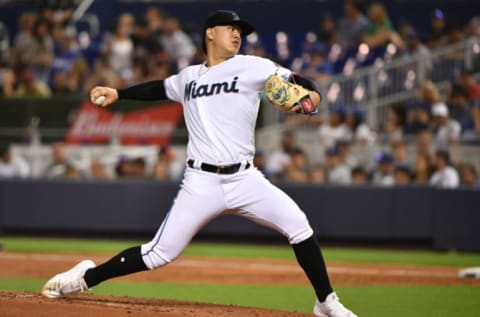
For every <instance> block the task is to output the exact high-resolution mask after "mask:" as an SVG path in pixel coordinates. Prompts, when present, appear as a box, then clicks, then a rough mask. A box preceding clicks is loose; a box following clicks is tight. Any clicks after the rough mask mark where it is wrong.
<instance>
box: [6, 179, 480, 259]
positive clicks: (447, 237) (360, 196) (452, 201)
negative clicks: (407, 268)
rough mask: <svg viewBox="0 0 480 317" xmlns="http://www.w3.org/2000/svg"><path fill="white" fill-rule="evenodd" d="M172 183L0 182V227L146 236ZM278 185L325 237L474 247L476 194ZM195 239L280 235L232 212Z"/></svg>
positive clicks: (477, 241) (478, 222)
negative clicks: (199, 237) (233, 214)
mask: <svg viewBox="0 0 480 317" xmlns="http://www.w3.org/2000/svg"><path fill="white" fill-rule="evenodd" d="M178 188H179V184H178V183H170V182H158V181H150V180H122V181H95V182H90V181H68V180H8V181H6V180H5V181H0V232H2V233H33V234H52V233H55V234H76V235H92V234H102V235H104V236H109V235H119V234H122V235H131V234H133V235H142V236H151V235H153V234H154V232H155V231H156V229H157V228H158V227H159V225H160V223H161V222H162V220H163V217H164V216H165V214H166V213H167V211H168V210H169V209H170V205H171V203H172V201H173V199H174V198H175V195H176V193H177V191H178ZM281 188H282V189H284V190H285V191H286V192H287V193H288V194H289V195H291V196H292V198H293V199H295V200H296V201H297V202H298V203H299V205H300V207H301V208H302V209H303V210H304V211H305V213H306V214H307V215H308V217H309V219H310V223H311V225H312V227H313V228H314V230H315V231H316V233H317V234H318V235H319V236H320V237H321V238H322V239H324V240H325V241H328V240H335V241H346V242H348V241H350V242H351V241H369V242H374V243H375V242H385V241H396V242H404V243H405V244H407V243H412V242H414V241H423V242H427V243H429V245H430V246H431V247H432V248H435V249H439V250H464V251H480V230H478V228H479V227H480V212H479V206H480V195H478V191H475V190H467V189H458V190H440V189H435V188H430V187H404V188H402V187H395V188H379V187H372V186H369V187H337V186H312V185H292V184H284V185H282V186H281ZM192 212H195V210H194V208H193V209H192ZM200 236H201V237H202V236H203V237H219V236H221V237H228V238H232V239H233V238H245V237H255V238H260V239H261V238H264V239H278V238H279V237H280V236H279V235H278V233H276V232H274V231H272V230H270V229H267V228H263V227H260V226H258V225H255V224H252V223H250V222H249V221H247V220H245V219H242V218H240V217H236V216H224V217H220V218H218V219H216V220H214V221H213V222H212V223H210V224H209V225H208V226H207V227H205V228H204V229H203V230H202V231H201V232H200Z"/></svg>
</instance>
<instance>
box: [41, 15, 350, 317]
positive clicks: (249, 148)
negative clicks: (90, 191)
mask: <svg viewBox="0 0 480 317" xmlns="http://www.w3.org/2000/svg"><path fill="white" fill-rule="evenodd" d="M253 30H254V29H253V27H252V26H251V25H250V24H249V23H248V22H246V21H244V20H242V19H240V17H239V16H238V15H237V13H235V12H233V11H225V10H220V11H216V12H214V13H212V14H211V15H210V16H208V18H207V19H206V21H205V25H204V33H203V49H204V50H205V53H206V56H207V58H206V61H205V63H203V64H200V65H193V66H189V67H186V68H185V69H183V70H182V71H180V72H179V73H178V74H176V75H173V76H170V77H168V78H166V79H164V80H155V81H150V82H146V83H142V84H139V85H136V86H132V87H130V88H126V89H118V90H117V89H114V88H109V87H95V88H93V89H92V91H91V94H90V98H91V100H92V102H94V103H97V104H99V105H100V106H103V107H107V106H110V105H111V104H113V103H114V102H115V101H117V100H119V99H138V100H157V99H162V100H163V99H169V100H173V101H177V102H179V103H181V104H182V105H183V110H184V116H185V123H186V126H187V129H188V133H189V140H188V145H187V156H188V158H187V161H186V169H185V174H184V177H183V181H182V183H181V187H180V190H179V192H178V195H177V197H176V198H175V200H174V202H173V204H172V207H171V209H170V211H169V212H168V213H167V215H166V217H165V219H164V220H163V223H162V224H161V225H160V227H159V229H158V231H157V233H156V234H155V236H154V237H153V239H152V240H151V241H150V242H148V243H145V244H143V245H141V246H136V247H133V248H130V249H127V250H124V251H123V252H121V253H119V254H118V255H116V256H114V257H113V258H111V259H110V260H109V261H107V262H106V263H103V264H101V265H99V266H96V265H95V263H93V262H92V261H91V260H85V261H82V262H80V263H79V264H77V265H76V266H75V267H73V268H72V269H70V270H69V271H66V272H64V273H60V274H57V275H55V276H54V277H53V278H51V279H50V280H49V281H48V282H47V283H46V284H45V286H44V287H43V289H42V294H43V295H45V296H47V297H52V298H55V297H61V296H66V295H68V294H71V293H75V292H81V291H85V290H88V289H90V288H92V287H93V286H95V285H97V284H99V283H101V282H103V281H105V280H107V279H110V278H112V277H116V276H122V275H126V274H130V273H134V272H139V271H144V270H153V269H156V268H158V267H161V266H164V265H167V264H168V263H170V262H172V261H174V260H175V259H176V258H177V257H178V256H179V255H180V253H181V252H182V251H183V250H184V249H185V247H186V246H187V244H188V243H189V242H190V240H191V239H192V238H193V237H194V235H195V234H196V233H197V232H198V231H199V230H200V229H201V228H202V227H203V226H205V225H206V224H207V223H208V222H209V221H211V220H212V219H214V218H215V217H217V216H220V215H221V214H222V213H225V212H227V211H228V212H229V213H235V214H237V215H240V216H243V217H246V218H248V219H250V220H251V221H254V222H256V223H258V224H261V225H264V226H267V227H270V228H272V229H274V230H276V231H278V232H280V233H281V234H283V235H284V236H285V237H286V238H287V239H288V241H289V243H290V244H291V245H292V247H293V250H294V252H295V255H296V257H297V260H298V262H299V264H300V266H301V267H302V268H303V270H304V271H305V273H306V275H307V276H308V278H309V280H310V282H311V283H312V286H313V288H314V289H315V292H316V295H317V300H316V302H315V305H314V310H313V312H314V314H315V315H316V316H322V317H355V316H356V315H355V314H354V313H352V312H351V311H350V310H348V309H347V308H345V307H344V306H343V305H342V304H341V303H340V301H339V300H338V297H337V295H336V294H335V292H334V291H333V289H332V287H331V285H330V281H329V277H328V275H327V270H326V267H325V263H324V260H323V256H322V253H321V251H320V248H319V245H318V243H317V241H316V239H315V236H314V233H313V230H312V228H311V227H310V225H309V222H308V220H307V218H306V216H305V214H304V213H303V211H302V210H301V209H300V208H299V207H298V205H297V204H296V203H295V202H294V201H293V200H292V199H291V198H290V197H289V196H288V195H286V194H285V193H284V192H283V191H281V190H280V189H279V188H277V187H275V186H274V185H273V184H271V183H270V182H269V181H268V180H267V179H266V178H265V177H264V175H263V174H262V173H261V172H260V171H259V170H257V169H256V168H255V166H253V164H252V161H253V155H254V153H255V144H254V133H255V122H256V119H257V114H258V109H259V105H260V99H261V95H262V94H264V95H265V96H266V98H267V99H269V100H270V102H271V103H272V104H274V105H275V106H277V107H278V108H279V109H281V110H283V111H289V112H298V113H303V114H311V113H314V112H315V111H316V108H317V107H318V105H319V104H320V102H321V96H320V94H319V93H318V92H317V91H316V90H315V85H314V84H313V83H312V82H311V81H310V80H307V79H304V78H302V77H300V76H298V75H295V74H293V73H292V72H291V71H290V70H288V69H286V68H283V67H281V66H279V65H277V64H275V63H274V62H272V61H270V60H268V59H265V58H260V57H255V56H245V55H238V51H239V49H240V46H241V44H242V36H245V35H248V34H250V33H251V32H253Z"/></svg>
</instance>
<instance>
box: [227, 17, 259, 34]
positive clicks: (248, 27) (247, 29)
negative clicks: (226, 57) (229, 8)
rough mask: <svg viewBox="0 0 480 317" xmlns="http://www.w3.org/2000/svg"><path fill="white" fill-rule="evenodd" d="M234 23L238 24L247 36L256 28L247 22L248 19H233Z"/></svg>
mask: <svg viewBox="0 0 480 317" xmlns="http://www.w3.org/2000/svg"><path fill="white" fill-rule="evenodd" d="M231 24H232V25H238V26H239V27H240V29H241V30H242V36H245V35H249V34H251V33H252V32H253V31H255V29H254V28H253V26H252V25H251V24H250V23H248V22H246V21H242V20H239V21H233V22H232V23H231Z"/></svg>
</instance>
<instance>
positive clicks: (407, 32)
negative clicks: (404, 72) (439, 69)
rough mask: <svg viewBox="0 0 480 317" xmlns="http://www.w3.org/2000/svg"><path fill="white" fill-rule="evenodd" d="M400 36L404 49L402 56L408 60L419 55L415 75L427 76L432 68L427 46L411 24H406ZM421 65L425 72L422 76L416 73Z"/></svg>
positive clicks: (430, 55) (419, 76)
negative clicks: (419, 60)
mask: <svg viewBox="0 0 480 317" xmlns="http://www.w3.org/2000/svg"><path fill="white" fill-rule="evenodd" d="M402 38H403V41H404V42H405V50H404V55H403V56H404V57H405V58H406V59H407V60H409V59H410V58H414V57H416V56H419V57H420V59H421V62H420V63H419V64H417V65H415V69H414V70H416V71H417V75H418V76H417V77H418V79H423V78H426V77H428V75H429V74H430V72H431V71H432V68H433V60H432V54H431V52H430V50H429V49H428V47H427V46H426V45H424V44H423V43H422V42H421V40H420V38H419V36H418V34H417V32H416V31H415V29H414V28H413V26H411V25H406V26H404V28H403V32H402ZM421 67H424V69H423V70H424V71H425V73H424V74H423V76H421V75H422V74H418V71H420V70H421Z"/></svg>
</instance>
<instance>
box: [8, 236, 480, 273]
mask: <svg viewBox="0 0 480 317" xmlns="http://www.w3.org/2000/svg"><path fill="white" fill-rule="evenodd" d="M142 242H143V241H117V240H88V239H49V238H21V237H0V243H2V244H4V247H5V248H6V249H7V250H8V251H9V252H25V253H29V252H34V253H77V254H78V253H98V254H111V255H113V254H116V253H117V252H119V251H121V250H123V249H125V248H128V247H130V246H133V245H137V244H139V243H142ZM323 253H324V256H325V258H326V260H327V261H332V262H356V263H369V262H370V263H394V264H415V265H446V266H478V265H479V264H480V254H478V253H477V254H474V253H454V252H432V251H403V250H378V249H357V248H356V249H352V248H324V249H323ZM184 255H188V256H222V257H247V258H273V259H294V254H293V252H292V250H291V248H290V247H289V246H288V245H285V246H262V245H246V244H222V243H218V244H217V243H215V244H214V243H192V244H190V245H189V246H188V247H187V249H186V250H185V252H184Z"/></svg>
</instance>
